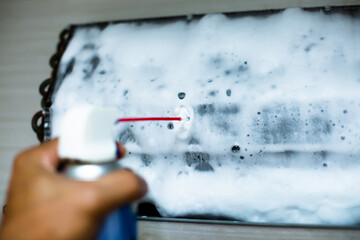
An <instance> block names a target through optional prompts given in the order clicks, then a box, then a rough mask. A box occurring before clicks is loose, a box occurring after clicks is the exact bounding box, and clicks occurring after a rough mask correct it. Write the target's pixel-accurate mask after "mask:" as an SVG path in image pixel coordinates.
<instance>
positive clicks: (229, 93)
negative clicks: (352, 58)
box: [226, 89, 231, 97]
mask: <svg viewBox="0 0 360 240" xmlns="http://www.w3.org/2000/svg"><path fill="white" fill-rule="evenodd" d="M226 95H227V96H228V97H230V96H231V89H228V90H226Z"/></svg>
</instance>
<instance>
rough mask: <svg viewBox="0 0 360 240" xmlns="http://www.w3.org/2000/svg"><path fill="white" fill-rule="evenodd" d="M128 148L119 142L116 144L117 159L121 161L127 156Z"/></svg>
mask: <svg viewBox="0 0 360 240" xmlns="http://www.w3.org/2000/svg"><path fill="white" fill-rule="evenodd" d="M126 152H127V151H126V148H125V147H124V146H123V145H122V144H121V143H119V142H116V158H117V159H118V160H119V159H121V158H123V157H125V155H126Z"/></svg>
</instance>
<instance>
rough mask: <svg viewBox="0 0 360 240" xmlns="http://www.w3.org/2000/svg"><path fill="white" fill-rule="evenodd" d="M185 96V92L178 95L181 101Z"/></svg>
mask: <svg viewBox="0 0 360 240" xmlns="http://www.w3.org/2000/svg"><path fill="white" fill-rule="evenodd" d="M185 96H186V94H185V93H184V92H179V93H178V97H179V99H184V98H185Z"/></svg>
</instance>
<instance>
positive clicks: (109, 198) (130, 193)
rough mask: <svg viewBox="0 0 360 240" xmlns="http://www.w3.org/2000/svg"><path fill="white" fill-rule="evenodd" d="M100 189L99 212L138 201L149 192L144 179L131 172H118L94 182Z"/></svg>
mask: <svg viewBox="0 0 360 240" xmlns="http://www.w3.org/2000/svg"><path fill="white" fill-rule="evenodd" d="M93 183H94V184H96V185H97V188H98V193H99V195H98V197H99V199H98V200H99V205H100V206H98V207H99V211H100V212H104V211H110V210H113V209H115V208H119V207H121V206H123V205H125V204H127V203H130V202H132V201H135V200H138V199H140V198H141V197H143V196H144V195H145V194H146V192H147V184H146V182H145V180H144V179H143V178H141V177H140V176H138V175H137V174H135V173H134V172H132V171H131V170H127V169H126V170H125V169H123V170H118V171H115V172H112V173H110V174H107V175H105V176H103V177H101V178H99V179H98V180H97V181H95V182H93Z"/></svg>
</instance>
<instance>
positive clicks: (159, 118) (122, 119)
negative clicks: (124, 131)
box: [116, 117, 181, 122]
mask: <svg viewBox="0 0 360 240" xmlns="http://www.w3.org/2000/svg"><path fill="white" fill-rule="evenodd" d="M140 121H181V117H143V118H119V119H118V120H116V122H140Z"/></svg>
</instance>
